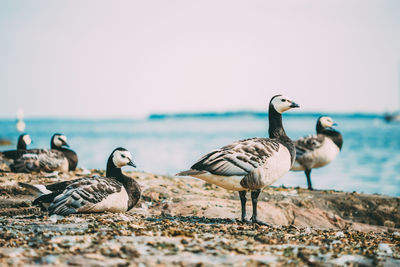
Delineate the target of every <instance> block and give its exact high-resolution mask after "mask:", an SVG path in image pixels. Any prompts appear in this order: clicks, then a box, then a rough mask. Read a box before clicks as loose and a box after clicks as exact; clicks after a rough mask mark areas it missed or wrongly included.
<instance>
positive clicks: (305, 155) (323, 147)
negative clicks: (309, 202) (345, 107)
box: [291, 116, 343, 190]
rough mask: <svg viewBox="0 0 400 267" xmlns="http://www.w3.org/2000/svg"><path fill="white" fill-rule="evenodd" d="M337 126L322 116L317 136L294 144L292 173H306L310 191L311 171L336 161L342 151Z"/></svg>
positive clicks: (341, 142) (306, 137) (307, 137)
mask: <svg viewBox="0 0 400 267" xmlns="http://www.w3.org/2000/svg"><path fill="white" fill-rule="evenodd" d="M334 125H337V124H336V123H334V122H333V120H332V118H330V117H327V116H321V117H319V118H318V120H317V127H316V128H317V134H316V135H311V136H305V137H303V138H300V139H298V140H296V141H295V142H294V144H295V146H296V162H295V164H294V165H293V166H292V169H291V170H292V171H304V173H305V174H306V177H307V184H308V189H310V190H313V187H312V184H311V170H312V169H314V168H320V167H323V166H325V165H327V164H329V163H330V162H331V161H332V160H334V159H335V158H336V156H337V154H339V151H340V150H341V149H342V145H343V137H342V135H341V134H340V132H338V131H336V130H335V129H333V128H332V127H333V126H334Z"/></svg>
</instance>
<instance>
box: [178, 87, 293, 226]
mask: <svg viewBox="0 0 400 267" xmlns="http://www.w3.org/2000/svg"><path fill="white" fill-rule="evenodd" d="M297 107H299V105H297V104H296V103H294V102H293V101H291V100H290V99H289V98H287V97H286V96H283V95H276V96H274V97H273V98H272V99H271V101H270V103H269V111H268V117H269V137H270V138H251V139H246V140H240V141H237V142H234V143H232V144H230V145H227V146H224V147H222V148H220V149H217V150H213V151H211V152H210V153H208V154H206V155H205V156H203V157H202V158H201V159H200V160H199V161H197V162H196V163H195V164H194V165H193V166H192V167H191V169H190V170H188V171H183V172H181V173H178V174H177V175H179V176H192V177H196V178H199V179H202V180H204V181H206V182H208V183H212V184H215V185H218V186H221V187H223V188H225V189H228V190H233V191H239V197H240V202H241V208H242V215H241V219H242V221H243V222H245V221H246V201H247V199H246V193H247V191H251V202H252V204H253V215H252V217H251V221H252V222H253V223H257V224H262V225H267V224H266V223H263V222H261V221H259V220H258V219H257V201H258V196H259V194H260V192H261V189H263V188H264V187H266V186H268V185H271V184H273V183H274V182H275V181H276V180H278V179H279V178H280V177H281V176H283V175H284V174H285V173H286V172H288V171H289V170H290V167H291V166H292V165H293V163H294V160H295V147H294V145H293V143H292V141H291V140H290V138H289V137H288V136H287V135H286V133H285V130H284V129H283V125H282V113H283V112H285V111H287V110H289V109H292V108H297Z"/></svg>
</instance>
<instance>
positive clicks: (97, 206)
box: [19, 147, 141, 216]
mask: <svg viewBox="0 0 400 267" xmlns="http://www.w3.org/2000/svg"><path fill="white" fill-rule="evenodd" d="M127 165H129V166H132V167H136V166H135V164H134V163H133V162H132V155H131V153H130V152H129V151H128V150H126V149H125V148H122V147H119V148H116V149H115V150H114V151H113V152H112V153H111V155H110V156H109V158H108V161H107V170H106V177H90V178H88V177H87V178H80V179H76V180H72V181H64V182H61V183H56V184H52V185H47V186H44V185H29V184H24V183H19V185H21V186H23V187H25V188H27V189H28V190H29V191H30V192H32V193H33V194H34V195H36V196H37V197H38V198H37V199H35V201H34V202H33V203H34V204H36V205H41V206H47V205H49V206H48V210H49V213H50V215H51V214H58V215H63V216H67V215H69V214H73V213H91V212H105V211H109V212H125V211H128V210H130V209H132V208H133V207H134V206H135V205H136V203H137V202H138V201H139V199H140V196H141V190H140V186H139V184H138V183H137V182H136V181H135V180H134V179H133V178H131V177H128V176H126V175H124V174H123V173H122V171H121V168H122V167H123V166H127Z"/></svg>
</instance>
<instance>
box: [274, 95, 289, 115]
mask: <svg viewBox="0 0 400 267" xmlns="http://www.w3.org/2000/svg"><path fill="white" fill-rule="evenodd" d="M292 102H293V101H292V100H290V99H289V98H288V97H286V96H284V95H281V96H277V97H275V98H274V99H273V100H272V102H271V104H272V105H273V106H274V108H275V110H276V111H277V112H279V113H283V112H285V111H287V110H289V109H291V107H290V106H291V105H292Z"/></svg>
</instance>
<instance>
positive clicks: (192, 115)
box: [148, 110, 383, 120]
mask: <svg viewBox="0 0 400 267" xmlns="http://www.w3.org/2000/svg"><path fill="white" fill-rule="evenodd" d="M325 114H326V115H329V116H332V117H335V118H340V117H342V118H343V117H344V118H365V119H375V118H377V119H382V118H383V114H380V113H361V112H356V113H323V112H318V113H317V112H297V113H291V114H285V115H284V116H285V117H319V116H321V115H325ZM245 116H249V117H256V118H260V117H267V116H268V113H267V112H260V111H247V110H244V111H224V112H182V113H152V114H150V115H149V116H148V119H150V120H154V119H169V118H174V119H182V118H222V117H224V118H226V117H245Z"/></svg>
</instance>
